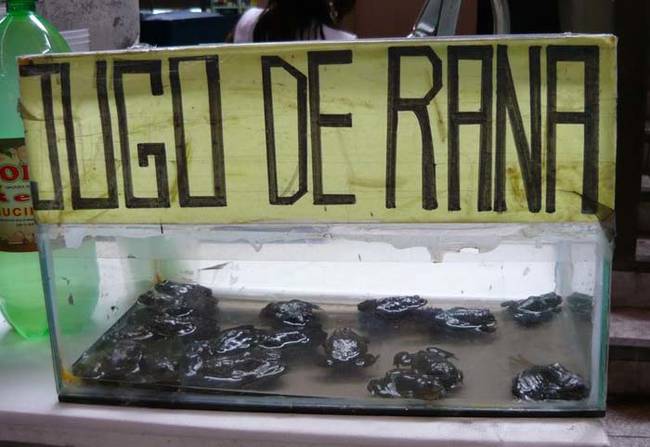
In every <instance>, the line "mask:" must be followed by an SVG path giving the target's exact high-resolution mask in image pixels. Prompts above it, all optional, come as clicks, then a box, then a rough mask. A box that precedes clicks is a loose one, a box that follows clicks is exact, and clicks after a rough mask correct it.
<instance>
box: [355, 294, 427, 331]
mask: <svg viewBox="0 0 650 447" xmlns="http://www.w3.org/2000/svg"><path fill="white" fill-rule="evenodd" d="M426 304H427V300H425V299H424V298H420V297H419V296H417V295H412V296H392V297H388V298H381V299H378V300H366V301H363V302H361V303H359V305H358V306H357V309H358V310H359V324H360V325H361V327H362V328H363V329H364V330H366V331H369V332H372V333H374V334H381V333H382V332H386V331H394V330H399V331H404V330H408V329H409V328H412V327H413V325H412V324H411V325H410V326H409V323H412V322H413V317H414V315H415V313H416V312H417V310H418V309H420V308H421V307H423V306H425V305H426Z"/></svg>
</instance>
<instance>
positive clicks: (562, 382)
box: [512, 363, 589, 401]
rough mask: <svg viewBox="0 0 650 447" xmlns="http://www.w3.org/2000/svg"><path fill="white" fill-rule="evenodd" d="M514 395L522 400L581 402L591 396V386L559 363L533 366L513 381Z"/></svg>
mask: <svg viewBox="0 0 650 447" xmlns="http://www.w3.org/2000/svg"><path fill="white" fill-rule="evenodd" d="M512 394H513V395H514V396H515V397H517V398H519V399H522V400H534V401H538V400H581V399H584V398H586V397H587V396H588V395H589V385H588V384H587V382H586V381H585V380H584V379H583V378H582V377H581V376H579V375H578V374H575V373H573V372H571V371H569V370H568V369H566V368H565V367H564V366H562V365H561V364H559V363H553V364H552V365H545V366H533V367H531V368H528V369H526V370H525V371H522V372H520V373H519V374H517V375H516V376H515V378H514V379H513V381H512Z"/></svg>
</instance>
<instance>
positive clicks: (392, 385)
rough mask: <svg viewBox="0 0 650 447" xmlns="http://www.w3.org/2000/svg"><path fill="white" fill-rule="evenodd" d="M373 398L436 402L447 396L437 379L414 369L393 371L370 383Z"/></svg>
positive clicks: (369, 388) (369, 387) (369, 389)
mask: <svg viewBox="0 0 650 447" xmlns="http://www.w3.org/2000/svg"><path fill="white" fill-rule="evenodd" d="M367 388H368V391H369V392H370V394H372V395H373V396H378V397H392V398H400V397H401V398H405V399H425V400H436V399H440V398H442V397H444V396H445V393H446V391H445V387H444V386H443V385H442V383H440V381H438V379H437V378H435V377H433V376H430V375H427V374H422V373H421V372H419V371H415V370H412V369H392V370H390V371H388V372H387V373H386V375H385V376H384V377H382V378H381V379H372V380H370V382H368V387H367Z"/></svg>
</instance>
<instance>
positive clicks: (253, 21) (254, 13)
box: [233, 8, 264, 43]
mask: <svg viewBox="0 0 650 447" xmlns="http://www.w3.org/2000/svg"><path fill="white" fill-rule="evenodd" d="M263 11H264V10H263V9H261V8H250V9H248V10H247V11H246V12H245V13H244V14H242V16H241V18H240V19H239V21H238V22H237V25H235V31H234V33H233V42H234V43H247V42H252V41H253V32H254V31H255V25H257V20H258V19H259V18H260V15H261V14H262V12H263Z"/></svg>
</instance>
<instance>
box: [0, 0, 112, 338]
mask: <svg viewBox="0 0 650 447" xmlns="http://www.w3.org/2000/svg"><path fill="white" fill-rule="evenodd" d="M0 1H1V0H0ZM34 11H35V0H7V16H6V17H5V18H3V19H2V20H1V21H0V311H1V312H2V314H3V315H4V317H5V318H6V319H7V321H8V322H9V324H10V325H11V326H12V327H13V328H14V329H15V330H16V331H17V332H18V333H19V334H21V335H22V336H24V337H26V338H37V337H42V336H44V335H46V334H47V332H48V325H47V318H46V313H45V300H44V296H43V286H42V281H41V269H40V264H39V259H38V252H37V251H36V250H37V247H36V239H35V232H36V225H35V223H34V220H33V212H32V201H31V195H30V188H29V168H28V165H27V151H26V150H25V140H24V134H25V132H24V128H23V123H22V121H21V118H20V115H19V113H18V96H19V89H18V66H17V63H16V58H17V57H18V56H21V55H26V54H43V53H53V52H67V51H70V47H69V46H68V44H67V43H66V41H65V40H64V39H63V36H61V34H59V32H58V31H57V30H56V29H55V28H54V27H53V26H52V25H51V24H50V23H49V22H47V21H46V20H45V19H43V18H42V17H40V16H39V15H37V14H36V13H35V12H34ZM53 256H54V262H53V264H54V270H55V271H54V272H50V274H53V275H54V278H55V286H56V297H52V300H53V303H54V305H55V306H54V307H55V309H56V315H57V321H58V322H59V323H60V325H61V328H62V329H63V331H64V332H65V331H72V330H75V329H79V328H81V327H82V326H83V325H84V323H85V322H87V321H88V320H89V318H90V315H91V314H92V312H93V310H94V308H95V305H96V304H97V295H98V285H99V273H98V268H97V262H96V256H95V246H94V243H92V242H90V241H85V242H84V243H83V244H82V246H81V247H80V248H76V249H74V250H73V249H67V248H63V249H58V250H54V255H53Z"/></svg>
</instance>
